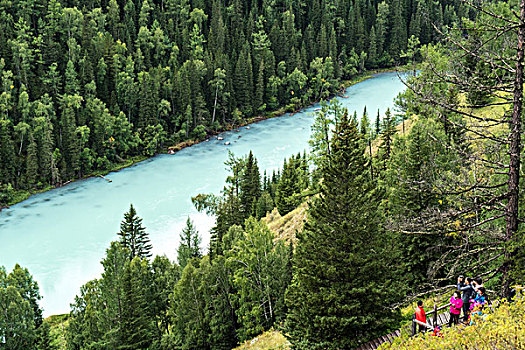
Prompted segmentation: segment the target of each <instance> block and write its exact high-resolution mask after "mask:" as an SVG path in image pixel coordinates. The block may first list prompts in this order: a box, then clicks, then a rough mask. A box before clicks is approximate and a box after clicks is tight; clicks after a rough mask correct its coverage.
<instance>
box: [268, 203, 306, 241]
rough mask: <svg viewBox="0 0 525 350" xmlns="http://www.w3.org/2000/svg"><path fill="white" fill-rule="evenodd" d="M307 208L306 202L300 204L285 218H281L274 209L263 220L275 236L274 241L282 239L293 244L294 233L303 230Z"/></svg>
mask: <svg viewBox="0 0 525 350" xmlns="http://www.w3.org/2000/svg"><path fill="white" fill-rule="evenodd" d="M307 208H308V204H307V203H306V202H305V203H302V204H301V205H300V206H299V207H297V208H296V209H294V210H292V211H291V212H289V213H288V214H286V215H285V216H281V214H279V212H278V211H277V209H276V208H275V209H274V210H273V211H272V212H271V213H268V215H266V217H265V218H263V220H264V221H265V222H266V224H267V225H268V228H269V229H270V230H271V231H272V232H273V233H274V234H275V239H283V240H285V241H286V242H290V241H293V242H294V243H295V233H296V232H298V231H301V230H302V229H303V225H304V220H305V219H306V209H307Z"/></svg>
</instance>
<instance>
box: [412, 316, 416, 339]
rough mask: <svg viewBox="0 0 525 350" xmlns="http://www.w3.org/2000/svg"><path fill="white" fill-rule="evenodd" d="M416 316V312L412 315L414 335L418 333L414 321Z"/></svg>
mask: <svg viewBox="0 0 525 350" xmlns="http://www.w3.org/2000/svg"><path fill="white" fill-rule="evenodd" d="M415 318H416V314H413V315H412V336H415V335H416V323H415V322H414V319H415Z"/></svg>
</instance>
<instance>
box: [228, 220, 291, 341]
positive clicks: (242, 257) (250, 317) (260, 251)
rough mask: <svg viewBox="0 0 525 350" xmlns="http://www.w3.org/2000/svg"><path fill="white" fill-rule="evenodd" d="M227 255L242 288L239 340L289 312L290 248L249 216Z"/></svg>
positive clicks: (235, 284) (235, 277) (239, 293)
mask: <svg viewBox="0 0 525 350" xmlns="http://www.w3.org/2000/svg"><path fill="white" fill-rule="evenodd" d="M226 258H227V261H228V263H229V264H230V266H232V269H233V271H234V273H233V285H234V287H235V288H236V290H237V291H238V293H237V298H238V301H237V303H238V308H237V309H236V314H237V317H238V323H239V325H240V329H238V335H239V339H240V340H241V341H244V340H247V339H249V338H251V337H253V336H255V335H257V334H259V333H261V332H262V331H264V330H268V329H269V328H270V327H271V326H272V325H273V324H274V322H276V321H277V320H279V319H281V318H282V317H283V316H284V314H285V310H286V309H285V305H284V292H285V290H286V287H287V286H288V283H289V282H290V271H288V269H289V264H288V261H289V256H288V250H287V249H286V247H285V246H284V244H283V242H282V241H278V242H276V243H274V237H273V233H272V232H271V231H270V230H269V229H268V227H267V226H266V224H264V223H263V222H262V221H259V222H258V221H256V220H255V219H254V218H249V219H248V220H247V221H246V224H245V230H244V234H243V235H242V236H239V237H237V239H236V240H234V241H233V245H232V247H231V249H230V251H229V252H227V253H226Z"/></svg>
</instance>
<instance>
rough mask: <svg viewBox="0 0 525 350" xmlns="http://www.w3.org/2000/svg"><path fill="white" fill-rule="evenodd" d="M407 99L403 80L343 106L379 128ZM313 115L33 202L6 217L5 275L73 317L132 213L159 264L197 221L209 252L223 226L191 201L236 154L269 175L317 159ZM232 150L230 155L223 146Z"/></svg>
mask: <svg viewBox="0 0 525 350" xmlns="http://www.w3.org/2000/svg"><path fill="white" fill-rule="evenodd" d="M403 89H404V85H403V84H402V83H401V82H400V81H399V79H397V75H396V73H380V74H376V75H375V76H374V78H372V79H368V80H365V81H363V82H361V83H359V84H356V85H354V86H351V87H349V88H348V89H347V90H346V92H345V95H346V96H348V98H339V99H340V101H341V103H342V104H343V105H344V106H345V107H347V108H348V109H349V111H350V112H351V113H353V111H354V110H356V111H357V114H358V117H359V118H360V117H361V115H362V111H363V108H364V107H365V105H366V106H367V110H368V111H369V115H370V119H371V121H372V122H373V121H374V120H375V116H376V114H377V110H378V109H379V110H380V113H381V114H384V112H385V110H386V108H387V107H390V108H392V107H393V99H394V98H395V96H397V94H398V93H399V92H400V91H402V90H403ZM318 107H319V106H318V105H313V106H310V107H308V108H306V109H304V110H303V111H301V112H299V113H296V114H295V115H288V114H287V115H284V116H282V117H279V118H273V119H268V120H265V121H261V122H259V123H256V124H252V125H250V128H249V129H248V128H246V127H243V128H240V129H239V130H237V131H231V132H225V133H222V134H221V135H220V136H221V137H223V138H224V140H222V141H219V140H217V138H216V137H214V138H212V139H211V140H209V141H207V142H202V143H200V144H197V145H194V146H192V147H189V148H185V149H183V150H182V151H180V152H178V153H176V154H175V155H165V154H164V155H158V156H156V157H153V158H151V159H149V160H146V161H144V162H140V163H138V164H136V165H134V166H131V167H129V168H126V169H123V170H121V171H118V172H113V173H110V174H109V175H107V178H108V179H111V180H112V182H111V183H109V182H107V181H105V180H103V179H101V178H90V179H86V180H81V181H76V182H73V183H71V184H68V185H66V186H63V187H61V188H57V189H53V190H51V191H48V192H45V193H42V194H38V195H35V196H32V197H31V198H29V199H28V200H26V201H24V202H22V203H19V204H17V205H14V206H12V207H11V208H10V209H5V210H2V211H1V212H0V265H4V266H5V267H6V268H7V270H8V271H10V270H11V269H12V268H13V266H14V265H15V263H19V264H20V265H22V266H23V267H27V268H28V269H29V271H30V272H31V274H32V275H33V277H34V278H35V279H36V281H37V282H38V284H39V286H40V292H41V294H42V296H43V300H42V301H41V305H42V306H43V308H44V315H45V316H48V315H53V314H59V313H67V312H69V304H70V303H71V302H73V300H74V296H75V295H76V294H77V293H79V290H80V286H81V285H82V284H84V283H85V282H87V281H88V280H90V279H93V278H97V277H98V276H100V273H101V272H102V266H101V264H100V260H101V259H102V258H103V257H104V255H105V250H106V248H107V247H108V246H109V243H110V242H111V241H112V240H116V239H117V235H116V232H118V231H119V225H120V222H121V220H122V218H123V214H124V212H125V211H127V210H128V209H129V205H130V203H133V205H134V206H135V208H136V209H137V212H138V215H139V216H140V217H142V218H143V224H144V226H145V227H146V229H147V232H148V233H149V234H150V238H151V241H152V244H153V253H154V254H165V255H166V256H168V257H169V258H170V259H175V257H176V248H177V245H178V237H179V233H180V231H181V229H182V228H183V226H184V224H185V220H186V218H187V217H188V216H189V217H191V219H192V220H194V222H195V224H196V226H197V228H198V230H199V232H200V234H201V236H202V246H203V248H205V247H207V246H208V243H209V229H210V228H211V227H212V226H213V223H214V218H212V217H208V216H206V215H205V214H201V213H198V212H197V211H196V210H195V209H194V207H193V205H192V203H191V197H192V196H194V195H196V194H198V193H219V191H220V190H221V189H222V187H223V185H224V180H225V178H226V176H227V172H226V169H225V166H224V161H225V160H226V159H227V152H228V150H230V151H232V152H233V153H234V154H235V155H237V156H241V155H244V154H247V153H248V152H249V151H250V150H252V151H253V153H254V155H255V156H256V157H257V159H258V161H259V167H260V169H261V174H262V172H263V170H267V171H269V172H271V171H273V170H275V169H277V168H278V167H279V166H281V165H282V162H283V159H284V158H286V157H289V156H290V155H292V154H296V153H297V152H303V151H304V150H305V149H308V139H309V137H310V127H311V125H312V122H313V116H312V112H313V111H314V110H315V109H316V108H318ZM225 142H230V143H231V145H229V146H226V145H224V143H225Z"/></svg>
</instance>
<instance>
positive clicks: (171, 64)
mask: <svg viewBox="0 0 525 350" xmlns="http://www.w3.org/2000/svg"><path fill="white" fill-rule="evenodd" d="M429 14H432V17H433V18H434V17H435V18H436V21H437V23H436V24H437V25H438V27H440V26H441V25H442V24H447V25H453V24H454V22H455V21H456V20H458V19H459V18H461V17H466V16H464V14H465V11H463V10H462V6H460V5H458V4H449V2H447V1H445V0H439V1H434V2H430V3H429V2H417V3H414V4H412V3H409V2H407V1H406V0H386V1H383V2H381V3H377V2H370V1H368V2H367V1H361V0H359V1H357V2H352V3H347V2H343V1H338V2H334V3H332V2H329V3H326V4H325V3H319V2H318V1H313V2H312V1H311V2H308V3H301V2H298V1H292V2H290V3H286V4H285V3H267V2H254V3H244V2H241V1H237V2H232V3H231V4H230V3H228V4H224V3H221V2H219V1H214V0H199V1H197V2H196V3H193V2H188V1H183V2H182V3H180V4H179V3H177V2H176V1H171V0H169V1H146V0H137V1H134V2H129V1H122V0H110V1H102V2H100V1H93V0H86V1H83V2H81V3H79V4H73V3H68V2H63V1H62V2H61V1H57V0H42V1H40V2H38V3H33V2H31V1H29V2H22V3H21V4H20V6H19V4H18V3H15V2H8V3H6V5H5V6H2V7H1V8H0V19H2V21H1V25H0V32H1V33H2V35H1V36H0V122H1V124H0V159H1V161H0V162H1V164H0V182H1V183H2V184H5V185H8V184H10V185H11V186H12V187H13V188H14V189H15V190H16V191H23V190H33V189H34V188H42V187H47V186H49V185H57V184H61V183H64V182H67V181H69V180H73V179H76V178H80V177H82V176H85V175H88V174H91V173H92V172H93V171H97V170H99V171H106V170H110V169H111V168H113V167H114V166H115V165H117V164H121V163H123V160H124V159H126V158H128V157H133V156H137V155H145V156H153V155H155V154H158V153H160V152H162V150H163V149H164V148H165V146H166V145H168V144H170V143H171V144H173V143H177V142H182V141H185V140H188V139H199V140H200V139H204V138H205V137H206V135H208V133H209V132H211V131H216V130H218V129H221V128H226V127H229V126H231V125H235V124H239V123H241V122H245V121H247V120H249V119H250V118H252V117H254V116H257V115H260V114H265V113H266V112H268V111H274V110H296V109H297V108H300V107H303V106H305V105H307V104H309V103H311V102H312V101H317V100H319V99H325V98H327V97H329V96H330V95H333V94H334V93H335V92H336V91H337V89H338V88H339V86H340V83H341V81H342V79H351V78H353V77H355V76H356V75H357V74H359V73H360V72H363V71H364V70H365V69H369V68H375V67H390V66H392V65H393V64H394V63H395V61H397V60H398V57H399V55H400V54H401V53H402V52H403V53H406V54H407V55H409V56H410V57H409V56H406V57H407V58H409V60H411V61H413V59H414V57H416V56H417V55H412V52H415V46H414V43H415V42H416V40H419V42H420V43H421V45H425V44H427V43H429V42H431V41H433V40H435V39H436V37H435V35H433V34H432V28H431V26H430V23H429V22H430V21H427V20H426V17H425V16H427V15H429ZM473 44H474V43H473ZM407 47H408V50H405V48H407ZM61 53H64V54H61ZM472 68H473V69H474V68H475V69H477V67H472ZM40 118H43V119H40ZM85 127H87V128H88V129H89V136H88V134H87V133H84V134H83V135H84V136H87V137H86V138H83V136H82V135H79V134H78V133H77V131H80V130H87V129H85ZM15 128H16V130H15ZM31 135H33V139H31ZM55 150H57V151H56V152H55V156H56V157H52V154H53V152H54V151H55ZM58 155H60V157H58ZM37 159H38V161H37ZM37 163H38V171H37V166H36V164H37ZM243 219H244V218H243Z"/></svg>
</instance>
